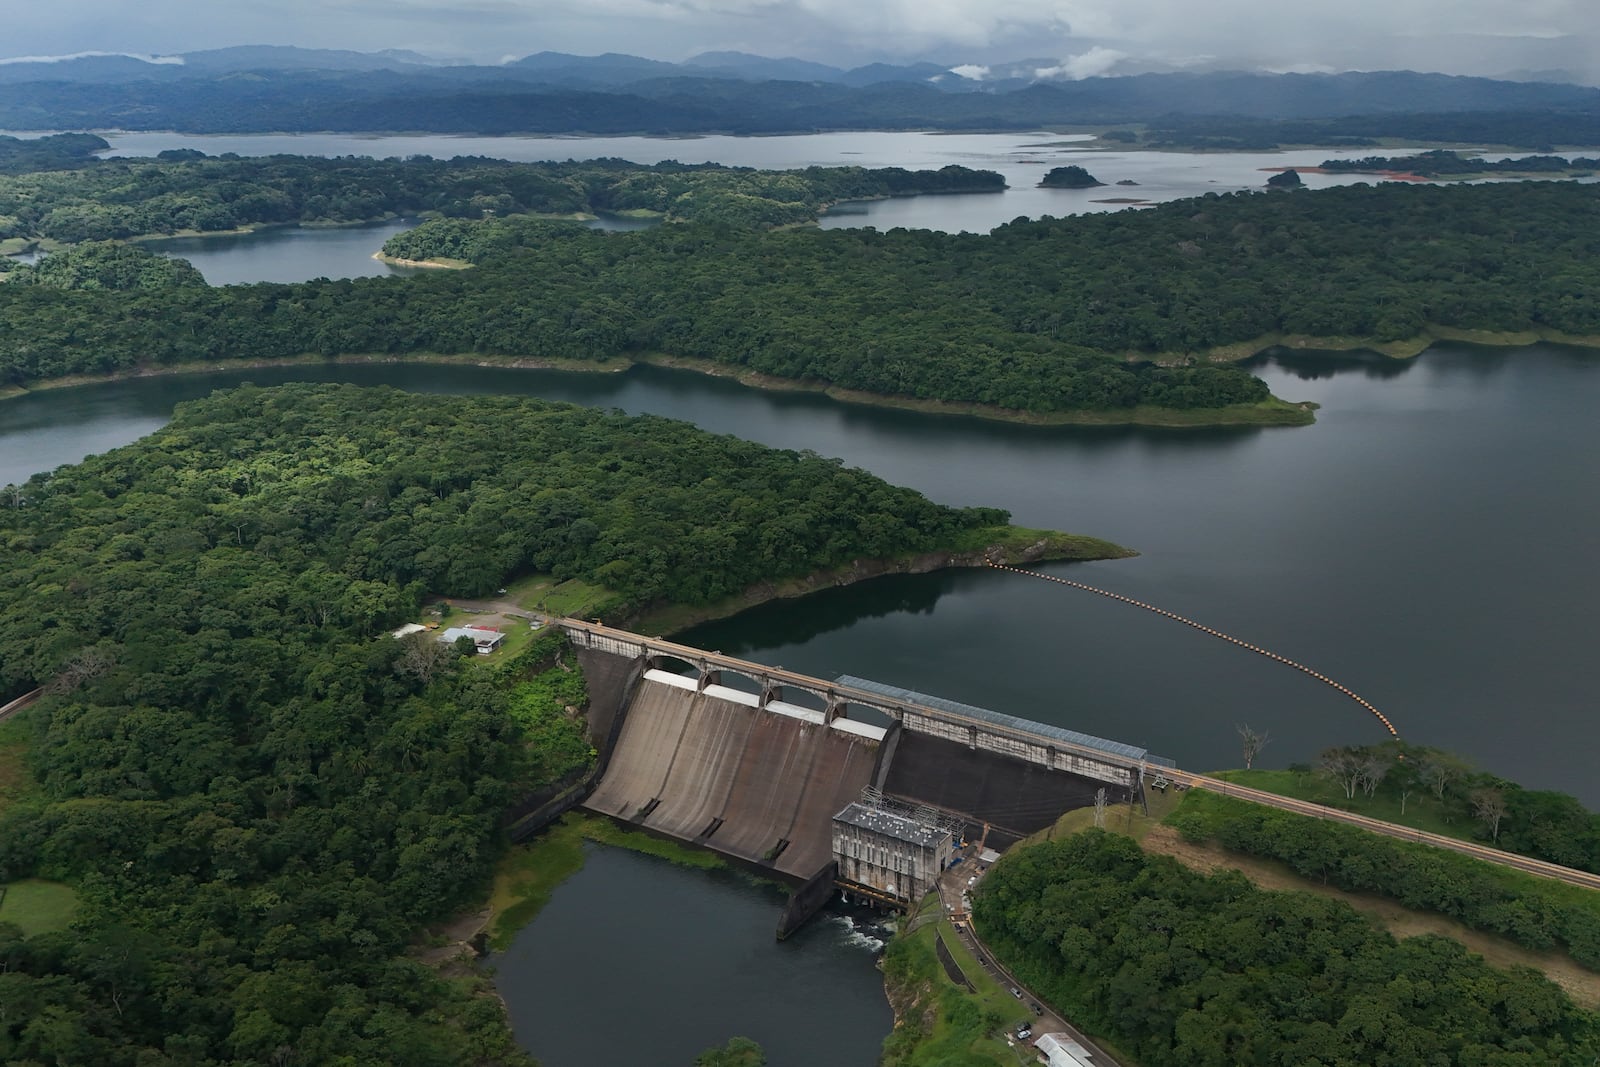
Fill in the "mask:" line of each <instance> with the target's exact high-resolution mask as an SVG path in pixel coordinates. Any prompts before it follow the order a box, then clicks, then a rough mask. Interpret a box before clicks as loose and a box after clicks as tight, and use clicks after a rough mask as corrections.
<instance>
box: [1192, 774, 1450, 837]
mask: <svg viewBox="0 0 1600 1067" xmlns="http://www.w3.org/2000/svg"><path fill="white" fill-rule="evenodd" d="M1212 777H1215V778H1221V779H1222V780H1223V781H1226V782H1238V783H1239V784H1240V785H1244V786H1249V787H1250V788H1251V789H1259V790H1261V791H1262V792H1264V793H1276V794H1277V795H1278V796H1280V797H1294V798H1295V799H1297V800H1309V801H1311V802H1312V803H1314V804H1324V805H1326V806H1328V807H1330V808H1337V809H1338V810H1340V811H1353V812H1356V813H1358V814H1361V815H1366V816H1369V817H1370V818H1374V819H1382V820H1384V821H1385V822H1392V823H1395V824H1397V825H1400V826H1409V827H1411V828H1412V829H1414V830H1427V831H1428V832H1429V833H1435V834H1442V835H1443V836H1445V837H1454V838H1458V839H1460V840H1462V841H1476V840H1478V838H1476V837H1474V836H1473V831H1474V830H1476V829H1477V824H1476V823H1462V822H1456V821H1451V819H1450V817H1449V816H1448V815H1447V813H1446V812H1445V809H1444V806H1443V805H1441V804H1440V803H1439V802H1438V801H1437V800H1435V799H1434V798H1433V796H1432V794H1430V793H1428V792H1426V791H1422V790H1419V791H1418V792H1416V793H1414V794H1412V795H1411V796H1410V797H1409V798H1408V799H1407V800H1406V810H1405V812H1404V814H1402V813H1401V811H1400V801H1399V800H1398V799H1397V798H1395V797H1392V796H1389V795H1387V794H1385V793H1383V792H1381V791H1380V792H1378V793H1377V794H1375V795H1373V796H1370V797H1369V796H1366V795H1365V794H1363V793H1362V792H1361V790H1359V789H1358V790H1356V795H1355V796H1354V797H1353V798H1349V799H1347V798H1346V797H1345V795H1344V790H1343V789H1341V788H1340V787H1339V786H1338V785H1337V784H1336V783H1334V782H1333V781H1332V780H1331V779H1329V778H1325V777H1323V776H1322V775H1320V774H1315V773H1312V774H1307V773H1305V772H1302V771H1218V772H1217V773H1216V774H1214V775H1213V776H1212Z"/></svg>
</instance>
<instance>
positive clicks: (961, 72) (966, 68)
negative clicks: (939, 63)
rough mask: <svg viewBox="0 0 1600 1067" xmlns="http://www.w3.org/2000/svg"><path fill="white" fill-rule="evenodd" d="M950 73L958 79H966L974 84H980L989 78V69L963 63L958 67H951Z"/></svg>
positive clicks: (975, 64)
mask: <svg viewBox="0 0 1600 1067" xmlns="http://www.w3.org/2000/svg"><path fill="white" fill-rule="evenodd" d="M950 73H951V74H954V75H955V76H956V77H958V78H968V79H970V80H972V81H975V82H981V81H983V79H985V78H987V77H988V76H989V68H988V67H985V66H980V65H979V64H977V63H963V64H961V66H959V67H951V68H950Z"/></svg>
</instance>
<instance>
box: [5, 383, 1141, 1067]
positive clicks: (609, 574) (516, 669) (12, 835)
mask: <svg viewBox="0 0 1600 1067" xmlns="http://www.w3.org/2000/svg"><path fill="white" fill-rule="evenodd" d="M1005 520H1006V516H1005V514H1004V513H1003V512H1000V511H996V510H993V509H987V508H969V509H957V508H949V507H943V506H939V505H935V504H933V503H930V502H929V501H927V500H926V499H925V498H923V497H921V496H919V495H918V494H916V493H913V492H911V491H909V490H905V489H899V488H896V487H894V486H891V485H889V484H887V483H885V482H883V481H881V480H880V479H877V478H875V477H872V476H871V475H868V474H865V473H863V472H860V471H856V470H851V469H847V468H844V467H842V466H841V465H839V464H838V463H836V462H832V461H829V460H826V459H822V458H819V457H816V456H813V455H807V454H799V453H794V452H786V451H779V450H775V449H770V448H765V447H763V446H760V445H755V444H749V443H746V442H742V441H739V440H737V439H735V438H732V437H726V436H718V435H714V434H710V433H706V432H704V431H701V430H697V429H695V428H693V427H692V426H689V425H687V424H684V423H679V422H674V421H672V420H668V419H663V418H656V417H630V416H625V415H622V414H619V413H615V412H604V411H597V410H590V409H584V408H576V407H569V406H565V405H556V404H548V403H543V402H539V401H532V400H517V399H509V398H462V397H439V396H415V395H410V394H405V393H400V392H396V391H394V390H389V389H359V388H355V387H351V386H285V387H280V388H275V389H259V388H251V387H244V388H239V389H235V390H232V391H230V392H226V393H219V394H216V395H214V396H213V397H211V398H210V399H208V400H204V401H198V402H194V403H189V404H185V405H183V406H181V407H180V409H179V411H178V412H177V414H176V416H175V418H174V420H173V421H172V423H171V424H170V425H168V426H167V427H166V428H164V429H162V430H160V431H158V432H157V433H156V434H154V435H152V436H151V437H149V438H146V439H145V440H143V441H141V442H139V443H137V444H134V445H131V446H128V447H126V448H121V449H118V450H116V451H113V452H110V453H107V454H106V455H103V456H97V457H94V458H91V459H89V460H87V461H85V462H84V463H83V464H80V465H78V466H75V467H64V468H61V469H60V470H57V471H54V472H51V473H48V474H40V475H38V476H36V477H34V478H33V479H31V480H30V481H29V482H28V483H27V484H25V485H21V486H11V487H7V489H6V490H5V492H4V493H3V494H0V589H3V591H4V594H5V595H4V606H3V607H0V635H3V637H4V640H3V641H0V697H5V698H9V697H10V696H13V695H16V694H17V693H20V692H23V691H25V690H27V689H29V688H31V687H33V686H36V685H43V686H45V688H46V691H47V692H46V695H45V697H44V698H43V699H42V700H41V702H40V703H39V704H37V705H36V706H35V707H34V708H32V709H30V710H29V711H28V712H27V715H28V720H27V721H28V722H29V723H31V725H32V728H33V734H32V737H31V742H30V744H29V746H28V747H29V759H28V767H29V770H30V771H31V773H32V777H33V778H34V779H35V780H36V783H35V784H34V785H33V786H32V787H30V790H28V791H25V792H24V793H23V794H22V795H21V796H20V797H16V798H11V799H9V800H4V799H0V879H3V880H5V881H9V882H15V881H18V880H22V879H27V878H42V879H49V880H53V881H56V882H62V883H68V884H70V885H71V886H72V887H73V888H74V889H75V891H76V896H77V913H76V921H75V925H74V928H73V931H72V933H71V935H70V936H69V935H66V934H49V933H44V934H38V935H36V936H34V937H31V938H27V939H23V938H22V937H21V936H20V935H19V933H18V931H17V930H16V928H14V927H10V926H7V925H4V924H0V950H3V952H4V958H5V959H6V961H7V965H6V967H5V974H4V975H3V976H0V978H3V981H0V985H3V988H4V999H3V1003H4V1005H5V1011H4V1012H0V1060H4V1061H5V1062H7V1063H24V1062H34V1061H36V1062H74V1063H95V1064H104V1065H108V1067H122V1065H127V1067H132V1065H134V1064H147V1063H155V1062H166V1061H167V1060H168V1059H170V1057H172V1056H173V1055H174V1054H175V1053H174V1050H175V1049H181V1050H182V1056H183V1059H184V1062H189V1063H196V1064H208V1063H223V1062H241V1061H247V1062H266V1061H270V1060H272V1059H274V1058H275V1057H278V1058H281V1057H286V1056H287V1057H290V1058H292V1059H294V1060H298V1061H300V1062H308V1063H335V1062H365V1063H392V1064H407V1065H409V1064H418V1065H422V1064H426V1065H435V1064H458V1063H471V1062H483V1061H493V1062H499V1063H509V1064H516V1063H523V1062H526V1059H525V1057H523V1056H522V1055H521V1054H520V1053H518V1052H517V1050H516V1049H515V1047H514V1046H513V1045H512V1043H511V1040H510V1035H509V1033H508V1032H507V1031H506V1029H505V1027H504V1023H503V1019H502V1014H501V1009H500V1006H499V1004H498V1003H497V1002H496V1001H495V1000H494V999H493V998H492V997H490V996H485V995H483V990H482V988H481V986H482V980H481V979H448V978H445V977H441V976H440V975H439V974H438V973H436V972H435V971H433V970H431V969H430V968H428V967H426V966H424V965H422V964H421V963H419V962H416V961H414V960H412V959H410V958H408V957H406V956H405V955H403V953H405V951H406V949H407V947H408V945H411V944H412V942H413V940H414V938H415V937H416V935H417V933H418V931H419V930H420V929H421V928H422V927H423V926H424V925H425V924H427V923H430V922H433V921H435V920H438V919H441V918H443V917H446V916H448V915H450V914H451V913H452V911H453V910H454V909H457V908H459V907H461V906H463V905H465V904H468V903H471V902H475V901H477V900H480V899H481V898H482V895H483V894H484V892H485V889H486V885H487V879H488V877H489V873H490V870H491V868H492V866H493V864H494V862H495V860H496V858H497V857H498V856H499V855H500V854H501V852H502V851H503V847H504V845H503V831H502V819H503V817H504V815H505V814H506V812H507V811H508V809H511V808H512V807H513V806H514V805H515V804H516V802H517V801H518V800H519V798H521V797H523V796H526V795H528V794H529V793H534V792H537V791H538V790H539V789H540V788H542V787H545V786H548V785H550V784H551V783H552V782H553V781H555V780H558V779H560V778H561V777H563V776H565V775H568V774H570V773H572V771H573V770H574V769H576V768H579V767H581V766H582V765H584V763H585V762H586V761H587V760H589V759H591V758H592V754H590V753H588V751H587V748H586V746H585V745H583V744H582V743H581V737H580V735H578V734H577V733H576V732H575V731H578V730H579V729H581V723H577V722H575V721H574V720H572V719H571V718H570V717H569V716H564V715H562V714H560V707H561V705H562V703H565V702H569V701H571V700H572V699H573V691H572V688H571V685H570V684H569V682H561V684H560V685H556V684H554V683H553V682H552V681H551V680H550V679H544V680H541V679H542V678H543V675H544V672H547V671H549V670H552V669H556V668H554V667H553V663H552V658H558V657H559V656H560V655H561V651H560V646H559V641H557V643H556V644H554V645H551V644H548V643H546V644H543V645H535V646H531V647H530V648H529V649H528V650H527V653H526V654H525V655H523V656H521V657H519V658H516V659H514V660H512V661H509V662H506V663H503V664H500V665H498V666H497V665H495V663H494V662H493V661H491V662H489V663H486V664H484V665H483V666H481V667H480V666H478V665H477V664H476V663H470V661H468V662H463V661H460V660H457V659H456V658H455V656H454V655H453V654H446V653H451V652H452V650H450V649H448V648H446V646H441V645H438V644H437V643H436V642H433V641H432V640H431V639H429V638H427V637H422V638H417V639H413V640H412V641H410V642H406V641H397V640H393V639H391V638H389V637H388V636H387V634H386V633H385V632H384V631H385V630H386V629H388V628H389V627H391V626H393V625H394V624H395V623H397V622H399V621H403V620H405V619H408V618H411V617H414V616H415V614H416V613H417V611H418V608H419V605H420V604H421V603H422V601H423V599H424V597H425V596H433V595H437V594H438V593H441V592H445V593H481V592H485V591H492V590H493V589H494V588H495V587H496V586H497V585H498V584H499V583H501V582H503V581H506V580H507V579H508V578H509V577H510V576H512V575H514V574H518V573H528V572H532V571H535V570H540V571H549V572H552V573H554V574H556V575H563V576H581V577H583V578H586V579H588V580H590V581H591V582H594V583H596V584H604V585H606V586H607V587H608V588H610V589H611V590H613V591H614V592H615V594H616V597H617V599H616V601H615V605H616V610H617V611H619V612H624V613H625V612H626V611H627V610H628V609H629V606H630V605H639V604H643V603H650V602H657V601H661V600H671V601H674V602H678V603H688V604H694V603H704V602H706V601H707V600H709V599H712V598H715V597H717V596H719V595H721V594H722V593H724V592H726V591H728V590H731V589H737V588H739V587H741V586H742V585H743V584H745V583H748V582H750V581H753V580H757V579H772V578H779V577H782V576H785V575H797V574H804V573H808V572H811V571H814V570H818V569H825V568H828V567H830V566H835V565H837V564H840V563H842V562H846V561H850V560H858V559H862V558H868V557H882V556H894V555H897V554H901V553H906V552H917V551H922V550H927V549H940V548H945V549H950V548H966V547H972V546H975V545H978V544H981V543H983V542H984V541H985V540H986V539H988V538H990V537H994V536H998V537H1001V538H1004V537H1005V536H1006V533H1005V530H1004V526H1003V524H1004V522H1005ZM1109 547H1110V548H1112V549H1114V546H1109ZM476 659H477V657H473V660H476ZM469 663H470V665H469ZM557 680H559V679H557ZM541 694H543V695H541ZM555 698H559V699H558V700H557V702H556V703H555V704H554V705H551V704H550V701H551V699H555ZM551 706H553V707H554V709H555V710H554V713H551V711H550V707H551Z"/></svg>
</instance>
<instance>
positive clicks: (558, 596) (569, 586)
mask: <svg viewBox="0 0 1600 1067" xmlns="http://www.w3.org/2000/svg"><path fill="white" fill-rule="evenodd" d="M507 595H508V596H509V597H510V599H512V600H514V601H516V603H518V604H519V605H521V606H522V607H523V608H525V609H526V610H528V611H537V612H541V613H543V614H545V615H563V616H566V617H568V618H573V619H592V618H594V617H595V616H596V615H597V614H599V613H600V612H601V611H603V610H604V609H605V608H606V607H607V606H608V605H610V604H612V603H614V602H615V601H616V599H617V594H616V593H614V592H612V591H611V590H610V589H607V588H605V587H604V586H600V585H593V584H591V583H589V582H585V581H583V580H582V579H581V578H569V579H567V580H566V581H564V582H562V581H557V580H556V579H555V578H554V577H553V576H551V575H548V574H536V575H534V576H533V577H531V578H524V579H522V580H521V581H519V582H516V583H514V584H512V585H511V586H510V587H509V591H508V594H507Z"/></svg>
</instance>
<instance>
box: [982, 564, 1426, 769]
mask: <svg viewBox="0 0 1600 1067" xmlns="http://www.w3.org/2000/svg"><path fill="white" fill-rule="evenodd" d="M989 566H991V567H993V568H994V569H995V570H997V571H1010V572H1011V573H1012V574H1021V575H1024V576H1026V577H1029V578H1038V579H1039V580H1041V581H1045V582H1055V583H1056V584H1058V585H1070V586H1071V587H1072V588H1074V589H1082V590H1083V591H1084V592H1086V593H1094V594H1095V595H1096V596H1103V597H1107V598H1109V599H1111V600H1120V601H1122V603H1124V604H1131V605H1133V606H1134V607H1136V608H1143V609H1144V610H1145V611H1151V612H1154V613H1155V614H1157V615H1161V616H1163V617H1165V618H1168V619H1171V620H1172V621H1173V622H1181V623H1183V624H1184V625H1185V626H1192V627H1194V628H1195V629H1196V630H1199V631H1200V632H1201V633H1205V634H1210V635H1211V636H1212V637H1216V638H1220V639H1221V640H1223V641H1226V642H1228V643H1229V644H1231V645H1238V646H1239V647H1240V648H1244V649H1248V650H1250V651H1251V652H1254V653H1256V654H1257V655H1258V656H1265V657H1267V658H1268V659H1270V660H1275V661H1277V662H1278V663H1281V664H1283V665H1284V666H1285V667H1293V668H1294V669H1295V670H1297V671H1301V672H1302V673H1305V674H1309V675H1310V676H1311V677H1313V678H1315V679H1316V680H1317V681H1319V682H1321V683H1323V684H1324V685H1328V686H1331V687H1333V688H1334V689H1337V690H1338V691H1339V692H1341V693H1343V694H1344V695H1345V696H1347V697H1349V698H1350V699H1351V700H1354V701H1355V702H1356V703H1357V704H1360V705H1361V706H1362V707H1363V708H1366V709H1367V710H1368V711H1370V712H1372V714H1373V715H1375V716H1376V717H1377V719H1378V721H1379V722H1381V723H1383V728H1384V729H1385V730H1388V731H1389V733H1390V735H1391V736H1393V737H1399V736H1400V731H1399V730H1396V729H1395V728H1394V723H1392V722H1390V721H1389V719H1388V716H1386V715H1384V713H1383V712H1381V711H1379V710H1378V709H1377V708H1375V707H1373V705H1372V702H1371V701H1369V700H1366V699H1364V698H1362V697H1360V696H1358V695H1357V694H1356V693H1354V692H1352V691H1351V690H1350V689H1348V688H1346V687H1345V686H1342V685H1340V684H1339V683H1338V682H1336V681H1334V680H1333V679H1332V678H1329V677H1328V676H1327V675H1326V674H1323V673H1321V672H1320V671H1314V670H1312V669H1311V668H1310V667H1307V666H1306V665H1305V664H1304V663H1297V662H1295V661H1294V660H1292V659H1290V658H1289V657H1287V656H1280V655H1278V654H1277V653H1276V652H1272V651H1269V650H1268V649H1265V648H1262V647H1260V646H1259V645H1252V644H1251V643H1250V642H1248V641H1241V640H1239V639H1238V638H1237V637H1234V636H1232V635H1230V634H1225V633H1223V632H1222V631H1221V630H1213V629H1212V628H1211V627H1209V626H1205V625H1202V624H1201V623H1198V622H1195V621H1194V620H1193V619H1186V618H1184V617H1183V616H1182V615H1178V614H1176V613H1174V612H1171V611H1168V610H1166V609H1165V608H1158V607H1156V606H1155V605H1154V604H1146V603H1145V602H1144V601H1142V600H1135V599H1133V598H1132V597H1127V596H1123V595H1122V594H1121V593H1113V592H1111V591H1110V590H1108V589H1096V588H1095V587H1094V586H1092V585H1084V584H1083V583H1082V582H1074V581H1072V580H1071V579H1070V578H1057V577H1056V576H1055V575H1053V574H1040V573H1039V572H1038V571H1028V570H1023V569H1022V568H1021V567H1009V566H1007V565H1005V564H1004V563H993V562H991V563H990V564H989Z"/></svg>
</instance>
